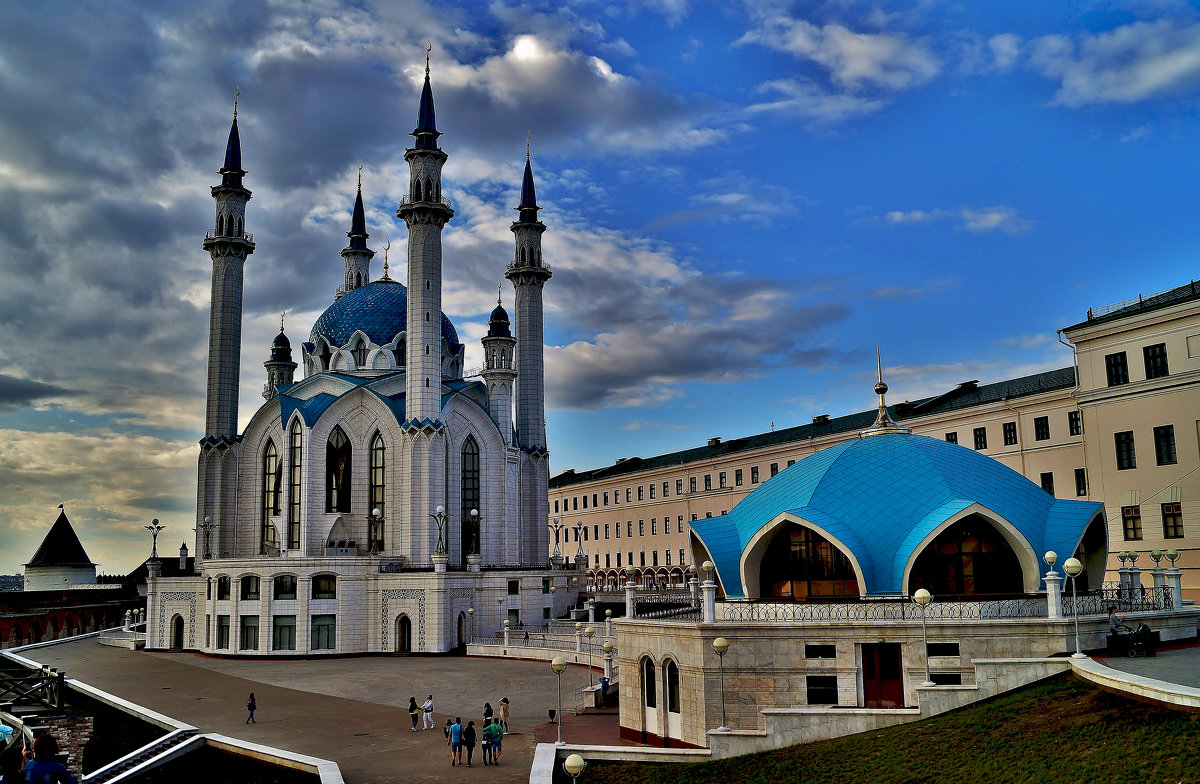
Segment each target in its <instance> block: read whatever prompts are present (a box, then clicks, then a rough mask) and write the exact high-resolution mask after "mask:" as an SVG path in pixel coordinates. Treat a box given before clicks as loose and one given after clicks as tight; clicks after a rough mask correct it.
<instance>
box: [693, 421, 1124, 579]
mask: <svg viewBox="0 0 1200 784" xmlns="http://www.w3.org/2000/svg"><path fill="white" fill-rule="evenodd" d="M969 514H978V515H980V516H982V517H983V518H984V519H986V520H988V521H989V522H990V523H991V524H992V525H993V527H995V528H996V529H997V530H998V531H1000V532H1001V533H1003V535H1004V536H1005V538H1007V539H1008V540H1009V544H1010V545H1011V546H1012V548H1013V550H1014V551H1015V554H1016V556H1017V558H1018V559H1019V560H1020V561H1021V570H1022V572H1023V573H1025V574H1024V578H1025V579H1024V582H1025V585H1026V590H1033V589H1036V581H1037V576H1038V575H1037V561H1038V559H1039V558H1040V555H1041V553H1043V552H1045V551H1047V550H1054V551H1056V552H1058V553H1060V554H1062V557H1063V558H1067V557H1070V555H1071V554H1072V553H1075V552H1076V550H1077V548H1078V547H1080V545H1081V543H1082V540H1083V537H1084V534H1085V532H1086V531H1087V530H1088V528H1089V525H1090V524H1091V523H1092V522H1093V521H1094V520H1095V519H1097V517H1098V516H1100V519H1101V520H1102V519H1103V517H1102V515H1103V504H1101V503H1099V502H1086V501H1075V500H1064V499H1056V498H1054V497H1053V496H1052V495H1050V494H1049V493H1047V492H1046V491H1044V490H1042V489H1041V488H1040V487H1039V486H1038V485H1036V484H1034V483H1033V482H1031V481H1029V480H1028V479H1026V478H1025V477H1024V476H1022V475H1021V474H1019V473H1017V472H1016V471H1014V470H1012V469H1011V468H1008V467H1007V466H1005V465H1004V464H1002V463H1000V462H999V461H997V460H994V459H992V458H990V457H987V456H985V455H982V454H980V453H978V452H975V451H973V450H971V449H968V448H966V447H963V446H959V445H957V444H951V443H948V442H946V441H942V440H939V439H936V438H930V437H927V436H918V435H911V434H907V433H886V434H879V435H875V436H873V437H869V438H857V439H854V440H852V441H846V442H844V443H841V444H837V445H835V446H831V447H829V448H827V449H823V450H821V451H820V452H817V453H816V454H814V455H810V456H809V457H807V458H805V459H803V460H800V461H799V462H797V463H795V464H794V465H792V466H790V467H789V468H787V469H786V470H784V471H782V472H780V473H779V474H778V475H777V476H775V477H774V478H772V479H770V480H769V481H767V482H765V483H764V484H763V485H761V486H760V487H759V488H758V489H756V490H755V491H754V492H752V493H750V494H749V495H748V496H746V497H745V498H744V499H743V500H742V501H741V502H740V503H739V504H738V505H737V506H735V507H734V508H733V509H732V510H730V512H729V513H728V514H726V515H723V516H721V517H714V518H711V519H701V520H695V521H693V522H692V530H693V531H694V532H695V534H696V536H697V537H698V538H699V539H700V541H701V543H702V544H703V545H704V547H705V548H706V549H707V551H708V553H709V554H710V556H711V558H712V560H713V562H714V565H715V566H716V567H717V573H718V575H719V577H720V580H721V584H722V586H723V588H724V590H725V592H726V595H728V596H731V597H736V596H743V595H754V594H755V593H756V592H757V590H758V586H756V585H743V579H744V575H747V574H748V573H749V572H748V570H747V562H748V560H752V559H753V557H754V552H752V551H755V548H756V542H761V541H762V540H763V539H764V538H766V537H769V536H770V535H771V534H772V533H773V532H774V531H776V530H777V528H778V526H779V524H780V521H788V522H793V523H796V524H798V525H801V526H804V527H809V528H812V529H814V530H817V531H819V532H820V533H821V534H822V536H823V537H824V538H825V539H827V540H828V541H830V542H833V543H835V544H836V546H837V547H838V549H839V550H841V551H842V552H843V553H844V554H845V555H846V556H847V557H848V558H849V559H850V560H851V561H852V562H853V563H854V564H855V566H856V568H855V572H856V574H857V577H858V580H859V584H860V589H861V591H862V593H864V594H888V593H896V594H903V593H907V592H908V589H909V587H910V586H908V585H905V575H906V570H908V569H910V568H911V565H912V563H913V561H914V558H915V556H917V555H918V554H920V553H921V552H923V548H925V547H926V546H927V545H928V542H929V541H930V539H931V537H932V536H933V535H934V534H935V533H937V532H938V531H939V530H944V529H945V526H946V525H947V523H948V522H949V521H953V520H956V519H960V518H961V517H962V516H964V515H969ZM751 568H753V569H754V571H755V572H757V567H756V566H752V567H751ZM1031 570H1032V572H1031ZM1030 572H1031V573H1030ZM1031 583H1033V585H1032V586H1031Z"/></svg>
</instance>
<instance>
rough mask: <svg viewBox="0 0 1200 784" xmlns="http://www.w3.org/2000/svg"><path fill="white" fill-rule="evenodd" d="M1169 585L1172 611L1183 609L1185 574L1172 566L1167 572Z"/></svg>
mask: <svg viewBox="0 0 1200 784" xmlns="http://www.w3.org/2000/svg"><path fill="white" fill-rule="evenodd" d="M1167 585H1169V586H1171V602H1172V609H1175V610H1182V609H1183V572H1181V571H1180V570H1179V568H1178V567H1176V566H1172V567H1171V568H1170V569H1168V570H1167Z"/></svg>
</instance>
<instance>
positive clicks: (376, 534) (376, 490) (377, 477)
mask: <svg viewBox="0 0 1200 784" xmlns="http://www.w3.org/2000/svg"><path fill="white" fill-rule="evenodd" d="M386 460H387V451H386V449H385V448H384V446H383V436H381V435H380V434H379V433H378V432H376V433H375V437H374V438H372V439H371V483H370V484H371V490H370V493H371V509H370V515H371V531H370V536H368V537H367V550H369V551H370V552H373V553H378V552H383V517H384V514H385V513H386V511H387V510H386V508H385V507H384V505H383V488H384V467H385V463H386ZM376 509H378V510H379V514H378V516H377V515H376V514H375V510H376Z"/></svg>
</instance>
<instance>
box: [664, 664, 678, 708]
mask: <svg viewBox="0 0 1200 784" xmlns="http://www.w3.org/2000/svg"><path fill="white" fill-rule="evenodd" d="M663 670H664V671H665V674H666V679H665V680H666V682H667V690H666V691H667V711H668V712H670V713H679V665H678V664H676V663H675V662H674V660H672V659H667V663H666V666H664V667H663Z"/></svg>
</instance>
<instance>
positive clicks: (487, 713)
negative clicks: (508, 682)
mask: <svg viewBox="0 0 1200 784" xmlns="http://www.w3.org/2000/svg"><path fill="white" fill-rule="evenodd" d="M493 715H495V714H494V711H492V703H490V702H485V703H483V723H484V724H491V723H492V716H493Z"/></svg>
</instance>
